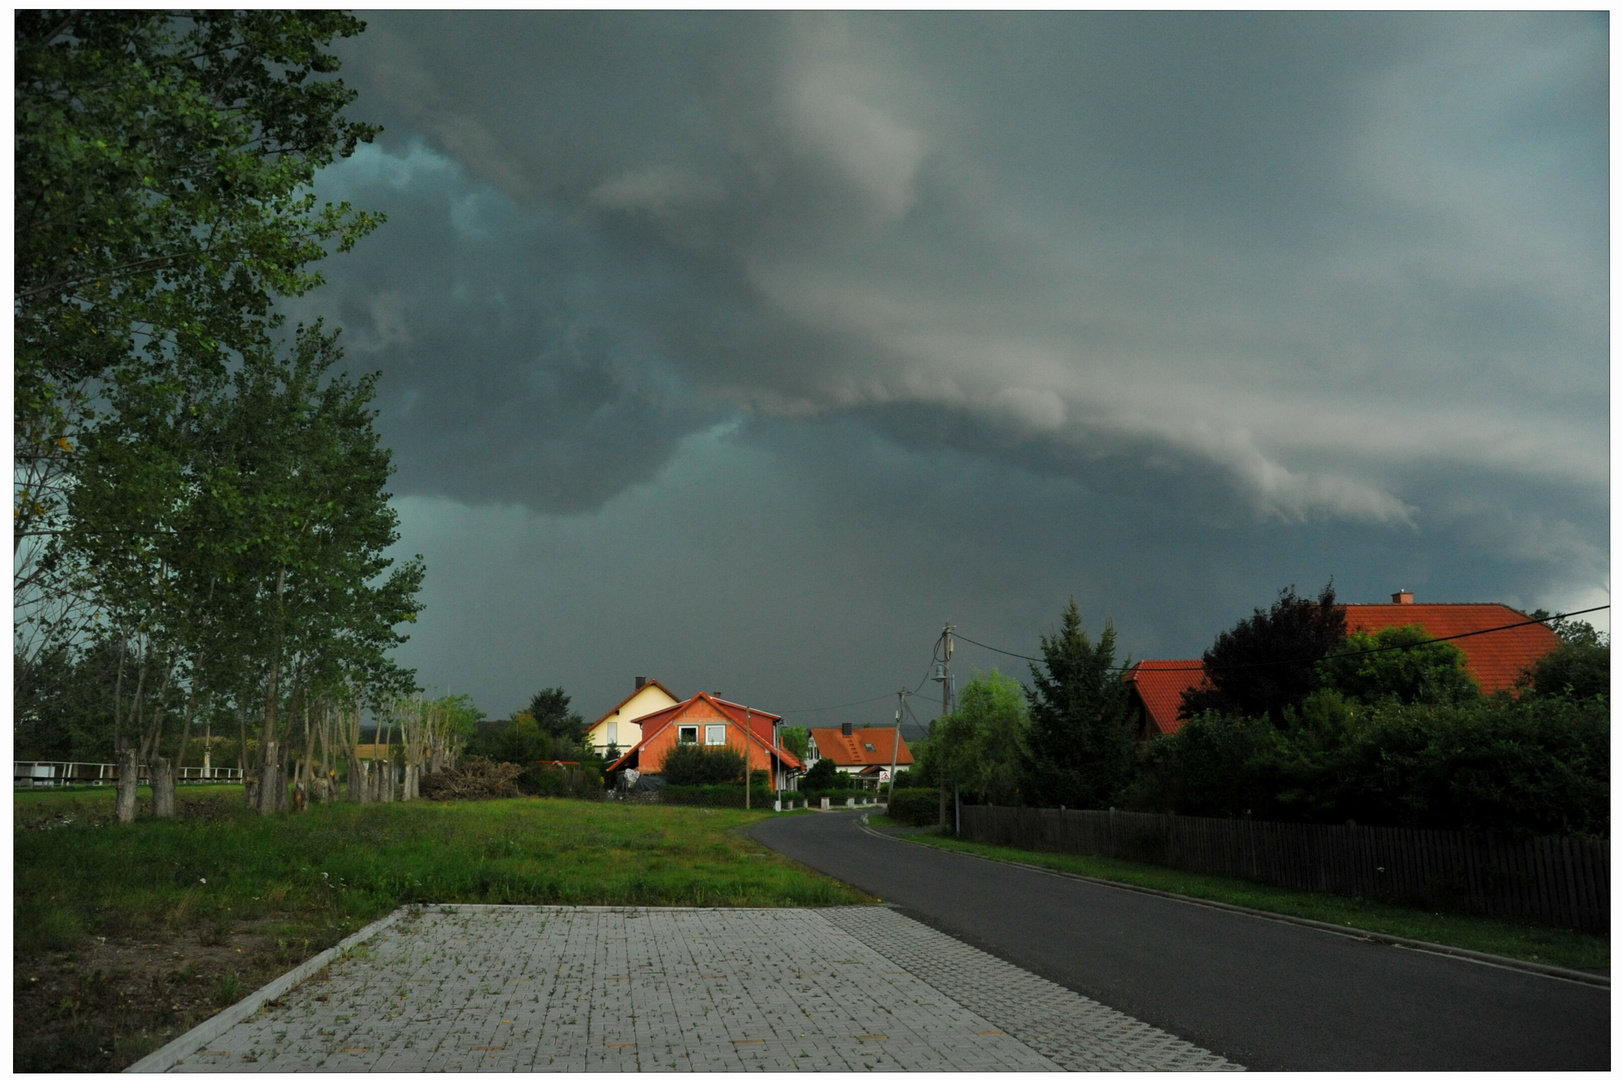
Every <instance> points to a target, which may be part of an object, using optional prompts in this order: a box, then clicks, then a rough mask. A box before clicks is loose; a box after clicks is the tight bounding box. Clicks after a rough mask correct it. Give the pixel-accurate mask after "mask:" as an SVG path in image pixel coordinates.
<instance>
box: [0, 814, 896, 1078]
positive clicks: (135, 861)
mask: <svg viewBox="0 0 1622 1080" xmlns="http://www.w3.org/2000/svg"><path fill="white" fill-rule="evenodd" d="M112 796H113V793H112V792H111V791H110V790H107V789H101V790H93V791H89V792H82V793H71V792H19V793H17V794H16V795H15V797H14V807H15V824H14V833H13V838H14V871H15V877H14V897H13V899H14V904H15V906H14V916H13V918H14V928H15V938H14V965H13V966H14V972H15V975H14V982H15V984H16V986H17V988H18V993H17V995H16V1004H15V1015H14V1021H15V1025H16V1026H15V1030H16V1031H18V1032H19V1033H22V1032H27V1033H28V1034H26V1035H23V1034H19V1035H18V1037H17V1039H16V1043H15V1046H14V1054H15V1067H16V1068H19V1069H23V1070H28V1071H33V1070H44V1069H64V1068H65V1069H107V1068H122V1067H124V1066H125V1065H128V1064H129V1063H130V1062H132V1061H134V1060H137V1059H138V1058H139V1057H141V1056H142V1055H144V1054H145V1053H147V1052H150V1050H152V1049H155V1048H156V1047H157V1046H159V1045H162V1043H163V1042H165V1041H167V1039H168V1038H171V1037H173V1036H174V1035H177V1034H179V1033H180V1032H181V1031H184V1030H186V1028H187V1027H188V1026H190V1025H191V1024H194V1023H197V1022H200V1021H201V1020H202V1019H203V1018H205V1017H206V1016H207V1015H209V1014H210V1013H211V1012H213V1011H216V1010H217V1009H218V1008H220V1007H223V1006H224V1005H225V1004H229V1003H230V1001H232V1000H235V999H236V998H237V997H240V996H241V995H242V994H245V993H247V992H248V991H250V990H252V989H253V988H254V987H256V986H260V985H263V984H264V983H265V982H267V981H269V979H271V978H274V977H275V975H276V974H279V973H280V972H281V971H285V970H287V969H288V968H291V967H293V966H295V965H296V964H298V963H299V962H301V961H302V960H303V959H304V958H306V957H307V956H309V955H311V954H313V953H315V952H318V951H320V950H321V949H323V948H325V947H327V946H329V945H331V944H333V943H334V942H336V941H338V940H339V939H341V938H342V937H344V936H345V935H347V934H349V933H351V932H353V931H354V930H356V929H358V928H359V927H361V926H363V925H365V924H366V923H368V922H370V921H372V920H373V919H376V918H378V917H380V916H381V915H383V914H385V913H387V912H389V911H391V910H393V909H394V908H395V907H397V906H399V905H401V904H404V903H411V902H420V903H445V902H454V901H463V902H470V903H487V904H500V903H518V904H646V905H676V906H689V905H690V906H722V907H734V906H750V907H764V906H779V905H783V906H788V905H793V906H799V905H809V906H817V905H829V904H849V903H863V902H869V899H870V898H867V897H865V896H863V895H861V894H860V893H858V892H856V891H855V890H853V889H850V888H849V887H847V886H845V885H843V884H841V883H839V882H837V881H834V880H833V879H831V878H827V877H823V876H821V875H819V874H815V873H813V872H811V871H809V870H806V869H805V868H803V867H801V866H799V865H797V864H795V863H792V862H789V861H788V860H786V859H784V858H782V857H781V856H778V855H776V854H774V853H772V852H769V851H768V850H767V849H765V848H763V847H761V846H760V845H759V844H756V843H755V842H754V841H753V840H750V839H749V838H748V837H746V836H744V835H742V832H741V828H742V827H744V826H747V825H749V824H752V823H754V822H756V821H758V820H760V819H761V818H762V817H763V816H764V813H765V812H761V811H753V812H751V811H744V810H712V809H698V808H687V807H665V806H626V805H623V804H616V803H587V802H577V801H571V800H563V799H509V800H499V801H493V802H473V803H432V802H422V801H416V802H410V803H389V804H374V805H369V806H358V805H353V804H349V803H334V804H327V805H320V806H316V807H313V808H312V809H311V810H310V811H309V812H307V813H302V814H292V815H283V816H281V817H275V818H260V817H258V816H256V815H253V814H250V813H248V812H246V811H244V810H243V809H242V796H241V788H240V787H238V788H225V789H220V788H192V789H182V791H181V793H180V809H181V815H182V817H181V819H180V820H176V821H155V820H150V819H146V820H139V821H137V822H136V823H135V824H134V825H131V826H128V827H120V826H118V825H117V824H116V823H114V822H113V820H112V815H113V797H112ZM144 809H145V808H144V807H143V811H144ZM132 987H133V988H134V989H133V990H132ZM132 998H134V999H135V1000H134V1001H132V1000H131V999H132Z"/></svg>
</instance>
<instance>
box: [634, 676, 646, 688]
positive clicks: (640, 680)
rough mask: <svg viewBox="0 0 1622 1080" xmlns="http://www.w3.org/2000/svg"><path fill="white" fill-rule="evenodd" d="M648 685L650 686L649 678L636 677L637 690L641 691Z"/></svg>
mask: <svg viewBox="0 0 1622 1080" xmlns="http://www.w3.org/2000/svg"><path fill="white" fill-rule="evenodd" d="M646 685H648V677H647V676H646V675H638V676H637V677H636V688H637V689H638V690H640V689H642V688H643V687H644V686H646Z"/></svg>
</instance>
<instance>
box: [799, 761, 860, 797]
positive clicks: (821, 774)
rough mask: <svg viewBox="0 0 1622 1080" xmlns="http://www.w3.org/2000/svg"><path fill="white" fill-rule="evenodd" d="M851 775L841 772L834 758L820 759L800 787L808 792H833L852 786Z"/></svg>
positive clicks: (807, 772)
mask: <svg viewBox="0 0 1622 1080" xmlns="http://www.w3.org/2000/svg"><path fill="white" fill-rule="evenodd" d="M851 783H852V781H851V778H850V774H849V773H843V772H840V771H839V768H838V766H836V765H835V764H834V762H833V758H819V759H818V760H817V763H816V764H815V765H813V766H811V768H810V769H808V770H807V771H806V774H805V779H803V780H801V781H800V787H801V788H803V789H804V790H806V791H833V790H836V789H842V788H848V787H850V786H851Z"/></svg>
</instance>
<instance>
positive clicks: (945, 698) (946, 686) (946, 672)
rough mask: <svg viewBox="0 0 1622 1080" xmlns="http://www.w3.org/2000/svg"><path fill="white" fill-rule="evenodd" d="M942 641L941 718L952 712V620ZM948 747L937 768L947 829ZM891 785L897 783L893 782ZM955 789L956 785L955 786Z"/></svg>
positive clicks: (938, 674) (942, 822) (938, 675)
mask: <svg viewBox="0 0 1622 1080" xmlns="http://www.w3.org/2000/svg"><path fill="white" fill-rule="evenodd" d="M941 641H942V642H944V643H945V645H946V648H945V657H946V658H945V659H944V660H942V661H941V662H940V663H938V664H936V665H935V681H936V682H938V683H940V684H941V716H942V717H945V716H946V715H947V714H949V713H950V712H951V711H952V620H950V619H948V620H946V627H945V629H943V630H942V631H941ZM899 726H900V725H899V724H898V725H897V727H898V728H899ZM945 750H946V747H944V746H942V747H941V750H940V752H939V753H938V754H937V768H939V770H940V827H941V828H943V829H944V828H946V754H945ZM891 783H892V784H893V783H895V781H894V780H891ZM953 787H954V789H955V788H956V783H955V782H954V784H953Z"/></svg>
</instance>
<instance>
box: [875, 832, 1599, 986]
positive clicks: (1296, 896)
mask: <svg viewBox="0 0 1622 1080" xmlns="http://www.w3.org/2000/svg"><path fill="white" fill-rule="evenodd" d="M870 823H871V824H873V825H877V826H879V827H881V828H882V827H884V826H885V819H884V818H883V817H873V818H871V819H870ZM905 838H906V839H908V840H913V841H916V842H918V843H923V844H930V845H933V846H935V847H939V848H944V849H946V850H948V851H963V852H969V853H972V854H975V855H983V856H986V857H988V858H992V859H1000V860H1003V861H1005V862H1021V863H1028V864H1030V865H1032V866H1041V867H1046V868H1047V869H1050V870H1062V871H1064V872H1066V873H1071V874H1081V875H1083V876H1085V877H1092V878H1100V879H1102V880H1105V881H1118V882H1122V883H1124V884H1128V885H1141V886H1144V887H1146V888H1151V889H1159V890H1161V891H1163V892H1169V893H1176V894H1178V895H1179V896H1190V897H1197V898H1199V899H1202V900H1219V901H1221V902H1223V903H1227V904H1236V905H1238V906H1240V907H1247V908H1255V909H1256V910H1258V911H1272V912H1277V913H1279V914H1282V915H1294V916H1296V917H1298V918H1302V919H1316V920H1318V921H1319V922H1327V923H1334V924H1336V925H1338V926H1349V927H1354V928H1356V929H1359V930H1372V931H1375V932H1377V933H1382V934H1392V935H1394V936H1397V937H1405V938H1413V939H1415V940H1417V941H1428V942H1432V943H1434V944H1437V945H1451V946H1454V947H1456V948H1462V949H1475V950H1477V951H1479V952H1485V953H1492V954H1494V955H1496V956H1509V957H1514V958H1515V959H1518V960H1533V961H1536V962H1538V963H1543V964H1554V965H1557V966H1560V967H1570V968H1579V969H1582V968H1587V969H1595V968H1609V967H1610V963H1611V939H1610V938H1609V937H1600V936H1596V935H1593V934H1582V933H1578V932H1577V931H1575V930H1561V929H1557V928H1555V927H1550V926H1538V925H1530V924H1522V923H1511V922H1503V921H1500V920H1497V919H1486V918H1477V917H1474V916H1470V915H1457V914H1453V913H1451V912H1445V911H1443V912H1437V911H1426V910H1421V909H1417V908H1410V907H1399V906H1397V905H1395V904H1382V903H1379V902H1377V901H1373V900H1360V899H1357V898H1354V897H1347V896H1335V895H1332V894H1329V893H1307V892H1297V891H1295V890H1293V889H1285V888H1280V887H1278V886H1274V885H1258V884H1255V883H1254V882H1249V881H1241V880H1238V879H1235V878H1223V877H1213V876H1210V875H1207V874H1192V873H1188V872H1186V871H1182V870H1172V869H1169V868H1167V867H1163V866H1153V865H1150V864H1147V863H1135V862H1127V861H1126V860H1124V859H1104V858H1098V857H1096V856H1091V855H1063V854H1057V853H1054V852H1046V851H1026V850H1024V849H1022V848H1010V847H997V846H994V845H991V844H979V843H973V842H970V841H967V840H957V839H954V838H951V837H944V836H935V835H930V834H917V833H915V834H910V835H908V836H906V837H905Z"/></svg>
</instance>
